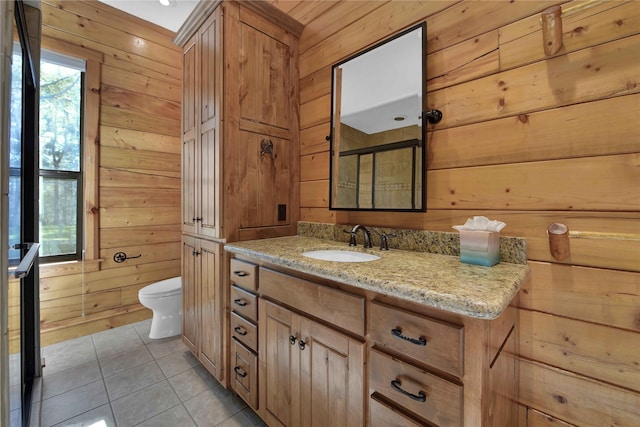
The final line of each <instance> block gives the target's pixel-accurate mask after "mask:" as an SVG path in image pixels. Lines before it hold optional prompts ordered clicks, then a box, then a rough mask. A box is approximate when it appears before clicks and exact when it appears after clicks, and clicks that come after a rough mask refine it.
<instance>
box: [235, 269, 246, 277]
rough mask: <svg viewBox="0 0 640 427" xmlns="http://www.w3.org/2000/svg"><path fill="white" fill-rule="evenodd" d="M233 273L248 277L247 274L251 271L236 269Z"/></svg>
mask: <svg viewBox="0 0 640 427" xmlns="http://www.w3.org/2000/svg"><path fill="white" fill-rule="evenodd" d="M233 274H235V275H236V276H238V277H246V276H248V275H249V273H247V272H246V271H242V270H238V271H234V272H233Z"/></svg>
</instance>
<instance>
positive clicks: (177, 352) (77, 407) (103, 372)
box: [32, 320, 265, 427]
mask: <svg viewBox="0 0 640 427" xmlns="http://www.w3.org/2000/svg"><path fill="white" fill-rule="evenodd" d="M150 324H151V321H150V320H147V321H143V322H139V323H135V324H132V325H126V326H122V327H119V328H115V329H111V330H109V331H105V332H99V333H97V334H94V335H91V336H86V337H81V338H77V339H73V340H70V341H65V342H62V343H58V344H54V345H51V346H48V347H44V348H43V355H44V357H45V361H46V367H45V368H44V370H43V377H42V382H41V390H40V389H38V390H37V391H36V395H35V397H34V409H35V410H37V409H38V407H40V408H41V413H40V422H39V427H50V426H87V427H89V426H91V427H112V426H113V427H129V426H145V427H146V426H149V427H151V426H152V427H162V426H167V427H189V426H198V427H205V426H207V427H209V426H210V427H235V426H243V427H244V426H251V427H253V426H265V424H264V423H263V422H262V420H260V418H258V416H257V415H255V413H254V412H253V411H252V410H251V409H250V408H248V407H247V405H246V404H245V403H244V402H243V401H242V400H241V399H240V398H238V397H237V396H235V395H234V394H232V393H230V392H228V391H227V390H225V389H224V388H223V387H222V386H221V385H220V384H219V383H218V382H217V381H216V380H215V379H213V377H211V375H210V374H209V373H208V372H207V371H206V370H205V369H204V368H203V367H202V366H201V365H200V364H199V363H198V361H197V360H196V359H195V358H194V357H193V355H192V354H191V353H190V352H189V350H187V348H186V347H185V345H184V344H183V343H182V340H181V338H180V337H179V336H178V337H174V338H167V339H163V340H151V339H149V338H148V332H149V327H150ZM32 425H34V426H38V423H37V422H36V423H32Z"/></svg>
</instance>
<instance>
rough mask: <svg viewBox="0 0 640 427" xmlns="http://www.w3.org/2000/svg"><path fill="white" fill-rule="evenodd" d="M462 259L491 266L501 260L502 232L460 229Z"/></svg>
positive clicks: (462, 260) (466, 261) (469, 262)
mask: <svg viewBox="0 0 640 427" xmlns="http://www.w3.org/2000/svg"><path fill="white" fill-rule="evenodd" d="M460 261H461V262H464V263H467V264H476V265H484V266H486V267H491V266H492V265H496V264H497V263H499V262H500V233H499V232H497V231H478V230H460Z"/></svg>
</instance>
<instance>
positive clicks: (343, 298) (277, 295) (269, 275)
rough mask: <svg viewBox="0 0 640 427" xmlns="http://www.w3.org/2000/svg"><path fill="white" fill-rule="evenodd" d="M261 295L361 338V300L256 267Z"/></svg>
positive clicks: (362, 324)
mask: <svg viewBox="0 0 640 427" xmlns="http://www.w3.org/2000/svg"><path fill="white" fill-rule="evenodd" d="M260 291H261V293H262V295H264V296H267V297H270V298H273V299H275V300H277V301H280V302H282V303H284V304H286V305H288V306H290V307H293V308H296V309H298V310H300V311H302V312H304V313H308V314H310V315H311V316H315V317H316V318H318V319H322V320H324V321H326V322H329V323H332V324H334V325H336V326H339V327H341V328H343V329H345V330H347V331H350V332H353V333H355V334H358V335H360V336H364V305H365V299H364V298H363V297H359V296H356V295H352V294H349V293H347V292H344V291H341V290H339V289H333V288H330V287H328V286H324V285H319V284H317V283H313V282H310V281H308V280H304V279H299V278H297V277H294V276H289V275H288V274H284V273H279V272H277V271H273V270H269V269H266V268H260Z"/></svg>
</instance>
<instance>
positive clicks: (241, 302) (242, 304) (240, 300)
mask: <svg viewBox="0 0 640 427" xmlns="http://www.w3.org/2000/svg"><path fill="white" fill-rule="evenodd" d="M233 302H235V303H236V304H238V305H239V306H240V307H245V306H246V305H247V304H248V303H247V300H246V299H244V298H236V299H234V300H233Z"/></svg>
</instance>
